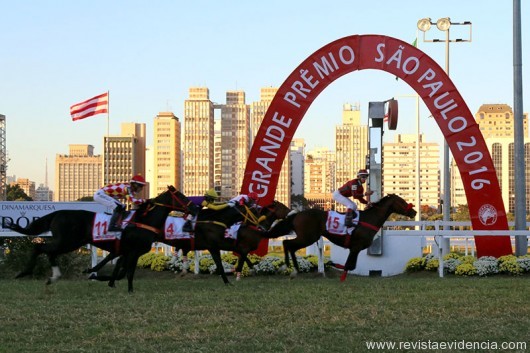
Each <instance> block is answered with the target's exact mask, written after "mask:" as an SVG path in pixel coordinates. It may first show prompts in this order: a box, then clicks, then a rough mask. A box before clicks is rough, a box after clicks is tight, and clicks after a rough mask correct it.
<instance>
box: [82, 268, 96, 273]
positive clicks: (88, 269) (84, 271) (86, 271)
mask: <svg viewBox="0 0 530 353" xmlns="http://www.w3.org/2000/svg"><path fill="white" fill-rule="evenodd" d="M91 272H94V271H92V269H91V268H87V269H86V270H83V273H84V274H87V273H91Z"/></svg>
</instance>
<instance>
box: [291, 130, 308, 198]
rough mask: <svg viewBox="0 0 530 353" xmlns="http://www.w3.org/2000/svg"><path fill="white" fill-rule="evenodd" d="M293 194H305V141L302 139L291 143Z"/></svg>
mask: <svg viewBox="0 0 530 353" xmlns="http://www.w3.org/2000/svg"><path fill="white" fill-rule="evenodd" d="M290 156H291V184H292V187H291V194H293V195H303V194H304V162H305V141H304V139H302V138H294V139H293V140H292V141H291V148H290Z"/></svg>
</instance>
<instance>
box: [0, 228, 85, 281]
mask: <svg viewBox="0 0 530 353" xmlns="http://www.w3.org/2000/svg"><path fill="white" fill-rule="evenodd" d="M44 241H45V239H44V238H30V237H13V238H9V239H6V240H5V241H4V250H3V251H4V255H5V260H4V263H5V265H6V266H7V268H8V269H10V270H12V271H15V272H19V271H21V270H22V269H24V268H25V266H26V264H27V263H28V261H29V259H30V256H31V253H32V251H33V247H34V245H35V243H38V242H44ZM89 263H90V251H89V250H87V249H86V248H79V249H78V250H76V251H72V252H70V253H66V254H62V255H60V256H59V257H58V258H57V265H58V266H59V268H60V270H61V273H62V276H63V277H66V278H68V277H73V276H78V275H80V274H81V272H82V271H83V270H84V269H86V268H87V267H88V264H89ZM49 275H50V261H49V260H48V257H47V256H46V255H40V256H38V257H37V261H36V265H35V268H34V269H33V276H34V277H37V278H42V277H45V276H49Z"/></svg>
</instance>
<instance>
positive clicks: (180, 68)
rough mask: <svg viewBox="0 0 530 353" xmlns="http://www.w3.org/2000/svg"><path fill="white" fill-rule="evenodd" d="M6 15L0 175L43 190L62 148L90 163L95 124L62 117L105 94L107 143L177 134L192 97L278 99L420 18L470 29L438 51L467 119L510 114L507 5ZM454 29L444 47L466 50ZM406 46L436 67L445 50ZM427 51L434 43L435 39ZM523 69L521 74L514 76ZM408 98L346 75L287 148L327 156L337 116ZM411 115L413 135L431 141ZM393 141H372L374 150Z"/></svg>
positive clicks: (404, 119) (17, 9)
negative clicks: (272, 91) (300, 76)
mask: <svg viewBox="0 0 530 353" xmlns="http://www.w3.org/2000/svg"><path fill="white" fill-rule="evenodd" d="M521 2H522V3H523V4H522V23H523V28H522V33H523V93H524V109H523V110H524V111H525V112H528V110H529V109H528V104H529V101H530V88H529V87H528V84H529V82H530V75H529V72H530V69H529V68H528V65H526V64H527V63H528V62H529V59H530V53H529V52H528V51H529V50H530V35H525V33H529V32H528V28H526V27H527V24H528V23H529V21H530V12H529V11H530V9H529V8H528V6H525V5H528V4H527V3H526V2H525V1H521ZM373 3H374V2H370V1H354V0H345V1H314V0H303V1H289V0H274V1H251V0H247V1H241V0H240V1H223V0H217V1H214V0H212V1H201V0H195V1H186V2H184V1H176V0H175V1H169V0H167V1H156V0H155V1H119V0H118V1H101V0H92V1H71V0H68V1H66V0H62V1H60V0H55V1H53V0H50V1H37V0H33V1H7V0H0V14H1V17H2V30H1V31H0V46H1V47H0V49H1V50H0V114H4V115H6V117H7V120H6V121H7V123H6V125H7V129H6V130H7V150H8V153H9V158H10V162H9V164H8V175H16V176H17V177H23V178H29V179H30V180H33V181H35V182H36V183H37V186H38V185H39V184H40V183H44V181H45V180H44V179H45V177H44V176H45V160H46V158H47V159H48V172H49V173H48V174H49V178H48V184H49V185H50V187H51V188H53V187H54V186H53V182H54V177H55V175H54V174H55V170H54V168H55V156H56V154H67V153H68V145H69V144H92V145H94V146H95V153H96V154H101V153H102V139H103V136H104V135H105V134H106V131H107V120H106V115H99V116H95V117H91V118H87V119H85V120H81V121H77V122H72V121H71V118H70V115H69V107H70V106H71V105H72V104H74V103H78V102H80V101H83V100H85V99H88V98H90V97H93V96H95V95H98V94H101V93H104V92H106V91H110V134H117V133H119V130H120V124H121V123H122V122H139V123H146V124H147V133H148V138H147V144H148V145H150V144H152V139H153V138H152V134H153V131H152V125H153V118H154V117H155V116H156V115H157V113H158V112H160V111H168V110H169V111H172V112H174V113H175V115H177V116H178V117H179V118H180V119H181V121H183V119H182V117H183V109H184V100H185V99H187V98H188V89H189V87H191V86H203V87H204V86H205V87H208V88H209V89H210V98H211V99H212V100H213V101H214V102H217V103H225V101H226V100H225V95H226V91H228V90H234V89H240V90H244V91H245V92H246V100H247V103H251V102H253V101H257V100H259V91H260V88H261V87H266V86H274V87H279V86H280V85H281V84H282V83H283V81H284V80H285V79H286V78H287V76H289V74H290V73H291V72H292V71H293V70H294V69H295V68H296V67H297V66H298V65H299V64H300V63H301V62H302V61H304V60H305V59H306V58H307V57H308V56H309V55H310V54H312V53H313V52H315V51H317V50H318V49H319V48H321V47H323V46H324V45H326V44H328V43H330V42H332V41H334V40H336V39H339V38H342V37H345V36H349V35H354V34H382V35H387V36H391V37H396V38H399V39H402V40H404V41H407V42H412V41H413V40H414V38H415V37H416V34H417V30H416V24H417V22H418V20H419V19H421V18H423V17H431V18H432V20H433V21H436V20H437V19H438V18H441V17H450V18H451V20H452V21H453V22H463V21H471V22H472V23H473V33H472V42H471V43H454V44H451V46H450V77H451V79H452V80H453V81H454V82H455V84H456V86H457V87H458V89H459V91H460V93H461V95H462V96H463V97H464V99H465V100H466V101H467V104H468V106H469V109H470V110H471V112H472V113H473V114H474V113H475V112H476V111H477V109H478V108H479V107H480V105H481V104H484V103H506V104H509V105H510V106H512V107H513V58H512V53H513V49H512V46H513V3H512V1H509V0H502V1H499V0H476V1H471V0H466V1H462V0H458V1H456V0H445V1H425V0H421V1H420V0H409V1H379V2H378V6H377V8H375V7H373V6H372V4H373ZM468 32H469V31H468V29H467V27H465V28H463V26H460V27H459V26H454V27H452V28H451V39H456V38H468ZM422 38H423V37H422V35H421V33H420V37H419V41H418V46H419V48H420V49H421V50H423V51H424V52H426V53H427V54H428V55H430V56H431V57H433V58H434V59H435V60H436V61H437V62H438V63H439V64H440V66H442V67H445V44H444V43H424V42H423V41H422ZM426 38H427V39H434V38H439V39H444V38H445V34H444V33H443V32H440V31H438V30H437V29H436V27H435V26H433V28H432V29H431V30H430V31H429V32H427V37H426ZM525 65H526V66H525ZM413 93H414V92H413V91H412V89H411V88H410V87H409V86H408V85H407V84H405V83H404V82H402V81H396V80H395V78H394V77H393V76H391V75H390V74H388V73H386V72H381V71H369V70H364V71H361V72H352V73H350V74H348V75H346V76H344V77H342V78H340V79H339V80H337V81H335V82H334V83H332V84H331V85H330V86H329V87H328V88H327V89H326V90H325V91H324V92H323V93H322V94H321V95H320V96H319V97H318V98H317V100H315V102H314V103H313V105H312V107H311V108H310V109H309V111H308V112H307V114H306V116H305V117H304V120H303V121H302V123H301V124H300V127H299V128H298V131H297V134H296V137H302V138H305V139H306V143H307V145H308V147H309V148H312V147H316V146H328V147H330V148H334V142H333V139H334V127H335V125H337V124H340V123H341V118H342V105H343V104H344V103H352V104H359V105H360V107H361V111H362V116H363V119H364V121H365V123H367V110H368V102H370V101H382V100H386V99H389V98H391V97H393V96H398V98H399V96H406V95H411V94H413ZM429 115H430V113H429V112H428V111H427V110H426V108H425V107H424V106H423V104H422V108H421V112H420V121H421V126H422V127H421V131H422V132H424V133H425V134H427V140H429V141H434V142H439V143H441V142H442V140H441V138H442V136H441V133H440V132H439V130H438V128H437V127H436V126H435V123H434V121H433V119H429V118H428V116H429ZM415 116H416V113H415V100H414V99H412V98H408V97H405V98H401V99H400V123H399V125H398V130H397V132H398V133H416V124H415ZM392 139H393V133H390V132H389V133H385V141H388V140H392Z"/></svg>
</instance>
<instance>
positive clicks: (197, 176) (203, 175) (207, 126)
mask: <svg viewBox="0 0 530 353" xmlns="http://www.w3.org/2000/svg"><path fill="white" fill-rule="evenodd" d="M182 151H183V163H182V164H183V178H182V190H183V192H184V194H185V195H188V196H194V195H203V194H204V192H205V191H206V190H208V189H210V188H212V187H214V104H213V102H212V101H210V93H209V90H208V88H205V87H204V88H203V87H191V88H190V89H189V98H188V99H186V101H185V102H184V146H183V148H182Z"/></svg>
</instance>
